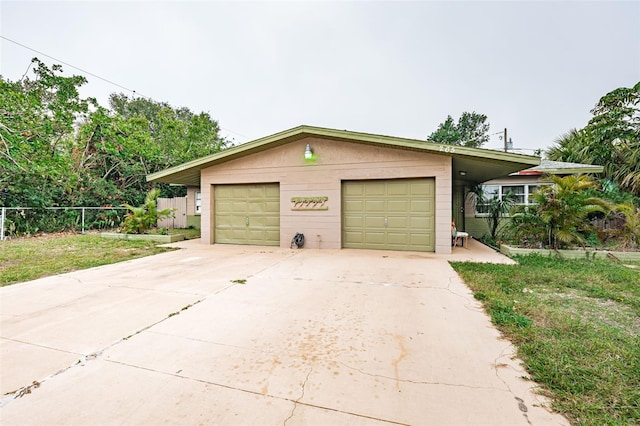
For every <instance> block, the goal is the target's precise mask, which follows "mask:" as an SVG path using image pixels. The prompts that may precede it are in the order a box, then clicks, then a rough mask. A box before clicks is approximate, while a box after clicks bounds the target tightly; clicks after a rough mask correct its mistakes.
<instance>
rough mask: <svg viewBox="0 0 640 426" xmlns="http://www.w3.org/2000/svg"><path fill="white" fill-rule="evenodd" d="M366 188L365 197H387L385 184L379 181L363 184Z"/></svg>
mask: <svg viewBox="0 0 640 426" xmlns="http://www.w3.org/2000/svg"><path fill="white" fill-rule="evenodd" d="M361 183H362V185H363V186H364V191H362V192H363V193H364V195H366V196H367V197H371V196H374V195H385V192H386V188H385V184H384V183H383V182H378V181H369V182H366V183H365V182H361Z"/></svg>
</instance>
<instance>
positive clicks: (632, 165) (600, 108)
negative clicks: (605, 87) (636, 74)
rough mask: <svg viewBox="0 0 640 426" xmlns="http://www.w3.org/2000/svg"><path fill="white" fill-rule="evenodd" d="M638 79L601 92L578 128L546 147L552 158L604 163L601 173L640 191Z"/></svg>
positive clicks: (639, 98) (633, 189)
mask: <svg viewBox="0 0 640 426" xmlns="http://www.w3.org/2000/svg"><path fill="white" fill-rule="evenodd" d="M639 104H640V82H638V83H637V84H636V85H635V86H633V87H630V88H627V87H621V88H618V89H615V90H613V91H611V92H609V93H607V94H606V95H604V96H603V97H602V98H600V100H599V101H598V103H597V104H596V106H595V107H594V108H593V109H592V110H591V113H592V114H593V115H594V116H593V118H591V120H589V123H588V124H587V125H586V126H585V127H584V128H583V129H581V130H576V129H573V130H571V131H570V132H568V133H567V134H565V135H562V136H561V137H560V138H559V139H557V140H556V141H555V144H554V146H553V147H551V149H550V150H548V151H547V157H548V158H549V159H551V160H557V161H569V162H578V163H586V164H598V165H601V166H604V177H605V178H609V179H611V180H613V181H615V182H617V183H618V184H619V185H620V186H621V187H622V188H623V189H626V190H628V191H631V192H633V193H634V194H635V195H637V196H639V195H640V108H639Z"/></svg>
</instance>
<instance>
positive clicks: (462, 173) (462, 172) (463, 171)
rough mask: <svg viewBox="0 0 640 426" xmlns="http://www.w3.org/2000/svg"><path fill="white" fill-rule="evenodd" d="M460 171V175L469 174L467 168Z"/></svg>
mask: <svg viewBox="0 0 640 426" xmlns="http://www.w3.org/2000/svg"><path fill="white" fill-rule="evenodd" d="M458 173H460V176H466V175H467V172H466V170H460V171H459V172H458Z"/></svg>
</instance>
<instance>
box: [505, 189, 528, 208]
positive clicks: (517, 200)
mask: <svg viewBox="0 0 640 426" xmlns="http://www.w3.org/2000/svg"><path fill="white" fill-rule="evenodd" d="M524 187H525V185H502V188H501V193H502V198H504V197H506V196H508V195H509V194H511V197H512V199H513V203H514V204H525V191H524Z"/></svg>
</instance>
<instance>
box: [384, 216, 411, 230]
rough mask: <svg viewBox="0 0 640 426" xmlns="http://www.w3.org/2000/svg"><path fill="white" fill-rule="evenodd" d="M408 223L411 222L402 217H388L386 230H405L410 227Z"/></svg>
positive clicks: (407, 218)
mask: <svg viewBox="0 0 640 426" xmlns="http://www.w3.org/2000/svg"><path fill="white" fill-rule="evenodd" d="M410 222H411V220H410V218H409V217H407V216H403V217H393V216H389V217H388V218H387V228H389V229H393V228H400V229H407V228H409V227H410V226H411V224H410Z"/></svg>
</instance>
